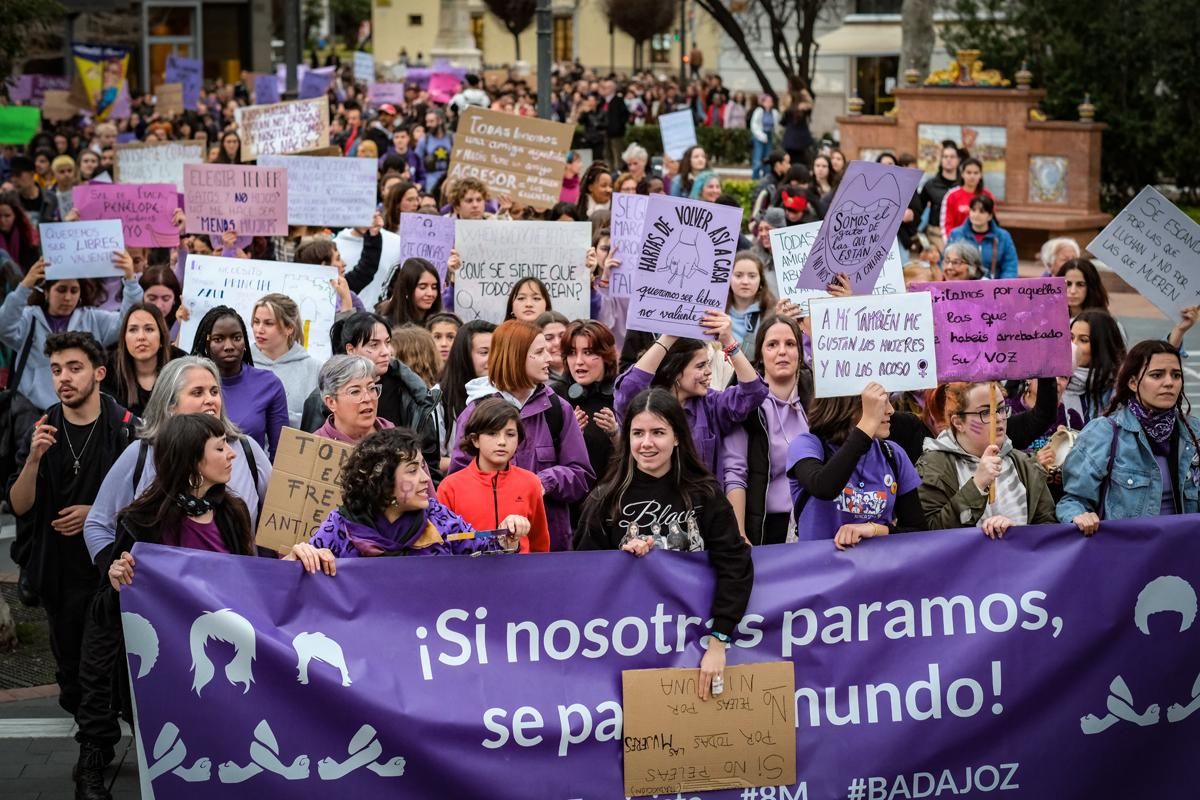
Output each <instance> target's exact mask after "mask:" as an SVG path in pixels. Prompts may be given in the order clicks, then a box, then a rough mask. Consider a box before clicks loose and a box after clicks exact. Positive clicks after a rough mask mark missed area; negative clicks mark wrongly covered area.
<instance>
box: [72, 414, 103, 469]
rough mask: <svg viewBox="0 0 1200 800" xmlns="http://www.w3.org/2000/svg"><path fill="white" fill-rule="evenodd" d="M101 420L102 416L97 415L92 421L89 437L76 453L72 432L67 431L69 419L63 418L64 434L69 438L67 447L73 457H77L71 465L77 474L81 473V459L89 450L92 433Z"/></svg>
mask: <svg viewBox="0 0 1200 800" xmlns="http://www.w3.org/2000/svg"><path fill="white" fill-rule="evenodd" d="M99 422H100V418H99V417H96V419H95V421H94V422H92V429H91V430H90V431H88V435H87V439H85V440H84V441H83V447H81V448H79V452H78V453H76V452H75V446H74V445H72V444H71V434H70V433H68V431H67V421H66V420H65V419H64V420H63V436H65V437H66V439H67V447H68V448H69V449H70V450H71V457H72V458H74V459H75V463H74V464H72V465H71V468H72V469H74V470H75V474H76V475H78V474H79V459H80V458H82V457H83V454H84V453H85V452H87V446H88V444H90V443H91V441H92V434H93V433H95V432H96V424H97V423H99Z"/></svg>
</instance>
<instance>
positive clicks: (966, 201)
mask: <svg viewBox="0 0 1200 800" xmlns="http://www.w3.org/2000/svg"><path fill="white" fill-rule="evenodd" d="M959 176H960V177H961V178H962V185H961V186H955V187H954V188H953V189H951V190H950V191H948V192H946V196H945V197H943V198H942V212H941V213H942V216H941V219H940V220H939V228H940V230H941V232H942V235H943V236H949V235H950V233H951V231H953V230H954V229H955V228H958V227H961V226H962V224H963V223H964V222H966V221H967V218H968V217H969V216H970V212H971V201H972V200H974V199H975V198H976V197H979V196H980V195H982V196H984V197H991V198H992V202H993V203H995V202H996V198H995V197H992V193H991V192H989V191H988V190H987V189H985V188H984V186H983V162H982V161H980V160H979V159H978V158H967V159H964V160H963V162H962V165H961V166H960V167H959Z"/></svg>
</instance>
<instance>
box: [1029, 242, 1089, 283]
mask: <svg viewBox="0 0 1200 800" xmlns="http://www.w3.org/2000/svg"><path fill="white" fill-rule="evenodd" d="M1082 255H1083V253H1081V252H1080V251H1079V242H1077V241H1075V240H1074V239H1072V238H1070V237H1068V236H1057V237H1055V238H1053V239H1048V240H1047V241H1046V243H1045V244H1044V245H1042V249H1041V251H1040V252H1039V253H1038V258H1039V260H1040V261H1041V262H1042V277H1045V278H1048V277H1050V276H1051V275H1057V274H1058V271H1059V270H1060V269H1062V265H1063V264H1066V263H1067V262H1068V261H1070V260H1071V259H1072V258H1079V257H1080V256H1082Z"/></svg>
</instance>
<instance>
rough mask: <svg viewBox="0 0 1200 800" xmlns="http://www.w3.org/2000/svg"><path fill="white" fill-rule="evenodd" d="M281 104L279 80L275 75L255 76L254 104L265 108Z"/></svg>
mask: <svg viewBox="0 0 1200 800" xmlns="http://www.w3.org/2000/svg"><path fill="white" fill-rule="evenodd" d="M278 102H279V79H278V78H276V77H275V76H274V75H255V76H254V104H255V105H260V106H265V105H267V104H268V103H278Z"/></svg>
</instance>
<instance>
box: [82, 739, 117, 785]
mask: <svg viewBox="0 0 1200 800" xmlns="http://www.w3.org/2000/svg"><path fill="white" fill-rule="evenodd" d="M79 750H80V753H79V759H78V760H77V761H76V762H75V766H73V767H71V780H73V781H77V780H79V766H80V764H82V763H83V745H80V746H79ZM100 752H101V753H103V754H104V766H106V767H107V766H108V765H109V764H111V763H112V762H113V759H114V758H116V757H117V751H116V750H114V749H113V748H112V747H110V746H109V745H104V746H103V747H101V748H100Z"/></svg>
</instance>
